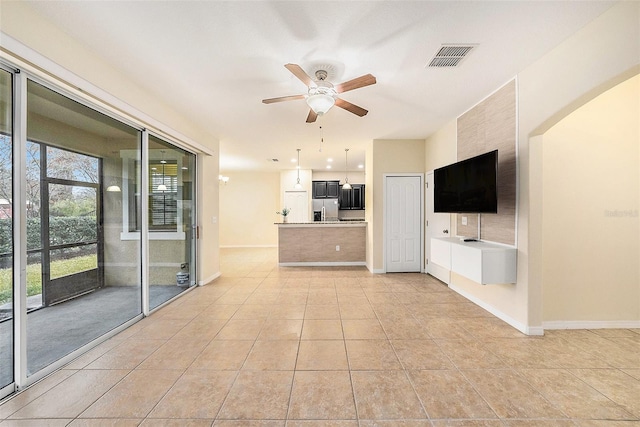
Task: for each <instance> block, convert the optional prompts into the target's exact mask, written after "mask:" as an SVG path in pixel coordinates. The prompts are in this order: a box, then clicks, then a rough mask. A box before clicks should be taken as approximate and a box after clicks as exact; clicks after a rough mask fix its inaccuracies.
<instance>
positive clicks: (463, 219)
mask: <svg viewBox="0 0 640 427" xmlns="http://www.w3.org/2000/svg"><path fill="white" fill-rule="evenodd" d="M462 225H467V217H466V216H463V217H462Z"/></svg>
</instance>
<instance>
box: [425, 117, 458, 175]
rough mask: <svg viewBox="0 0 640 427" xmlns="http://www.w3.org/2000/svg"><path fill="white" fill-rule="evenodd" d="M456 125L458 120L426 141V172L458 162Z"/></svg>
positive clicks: (448, 124)
mask: <svg viewBox="0 0 640 427" xmlns="http://www.w3.org/2000/svg"><path fill="white" fill-rule="evenodd" d="M456 124H457V123H456V120H453V121H451V122H449V123H447V124H446V125H445V126H444V127H442V128H440V130H438V131H437V132H435V133H434V134H432V135H431V136H429V138H427V139H426V141H425V148H424V166H425V167H424V168H425V171H426V172H430V171H432V170H434V169H437V168H440V167H442V166H446V165H448V164H451V163H454V162H456V158H457V149H456V127H457V126H456Z"/></svg>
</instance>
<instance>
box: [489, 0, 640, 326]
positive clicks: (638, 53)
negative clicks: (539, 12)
mask: <svg viewBox="0 0 640 427" xmlns="http://www.w3.org/2000/svg"><path fill="white" fill-rule="evenodd" d="M639 16H640V3H638V2H620V3H618V4H616V5H615V6H613V7H612V8H611V9H609V10H608V11H606V12H605V13H603V14H602V15H601V16H600V17H598V18H597V19H595V20H594V21H593V22H591V23H590V24H589V25H587V26H585V27H584V28H583V29H581V30H580V31H578V32H577V33H575V34H574V35H572V36H571V37H569V38H568V39H567V40H566V41H565V42H564V43H562V44H561V45H559V46H557V47H556V48H555V49H553V50H552V51H551V52H549V53H548V54H547V55H545V56H543V57H542V58H540V59H539V60H538V61H536V62H535V63H534V64H532V65H531V66H529V67H527V69H525V70H524V71H523V72H522V73H520V74H519V75H518V103H519V104H518V108H519V116H518V119H519V168H520V171H519V195H518V196H519V208H518V210H519V218H518V283H517V285H516V290H515V293H517V294H518V297H517V301H518V302H517V307H518V308H517V311H518V313H517V316H518V318H521V319H522V322H526V324H528V325H529V326H530V327H534V328H541V326H542V321H543V314H542V313H543V310H542V307H543V296H542V295H543V293H542V283H543V277H542V272H543V270H544V262H543V238H542V235H543V221H544V217H543V216H542V215H543V213H542V203H541V202H542V200H541V194H543V191H544V189H543V186H542V182H543V180H542V172H543V163H542V157H543V156H542V153H541V151H540V149H541V144H540V141H541V140H542V138H540V137H539V135H541V134H543V133H544V132H545V131H546V130H547V129H549V128H550V127H551V126H553V125H554V124H555V123H557V122H558V121H559V120H561V119H562V118H563V117H565V116H566V115H567V114H569V113H570V112H572V111H574V110H575V109H576V108H578V107H579V106H581V105H583V104H584V103H585V102H587V101H589V100H591V99H593V98H594V97H595V96H597V95H599V94H600V93H602V92H604V91H605V90H607V89H609V88H611V87H613V86H615V85H616V84H617V83H619V82H621V81H623V80H625V79H626V78H628V77H630V76H631V75H633V74H637V73H638V69H640V25H639V24H638V22H639V21H638V17H639ZM612 46H615V47H616V48H615V49H611V47H612ZM585 70H588V72H585ZM594 172H595V171H594ZM583 261H584V262H589V261H590V260H583ZM507 303H508V302H507V301H505V302H504V303H501V305H502V306H506V304H507Z"/></svg>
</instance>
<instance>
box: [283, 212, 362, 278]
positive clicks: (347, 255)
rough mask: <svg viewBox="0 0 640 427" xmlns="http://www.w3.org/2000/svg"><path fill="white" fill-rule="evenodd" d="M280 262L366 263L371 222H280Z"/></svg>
mask: <svg viewBox="0 0 640 427" xmlns="http://www.w3.org/2000/svg"><path fill="white" fill-rule="evenodd" d="M276 225H277V226H278V264H279V265H280V266H285V267H287V266H342V265H365V264H366V239H367V223H366V222H364V221H318V222H304V223H281V222H279V223H276Z"/></svg>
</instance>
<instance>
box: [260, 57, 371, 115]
mask: <svg viewBox="0 0 640 427" xmlns="http://www.w3.org/2000/svg"><path fill="white" fill-rule="evenodd" d="M285 68H286V69H287V70H289V71H291V73H292V74H293V75H294V76H296V77H297V78H298V79H299V80H300V81H301V82H302V83H304V84H305V85H307V88H308V89H307V93H306V94H301V95H291V96H281V97H279V98H269V99H263V100H262V102H263V103H264V104H273V103H275V102H282V101H293V100H294V99H306V100H307V104H308V105H309V107H310V110H309V115H308V116H307V123H313V122H315V121H316V119H317V118H318V116H321V115H323V114H325V113H326V112H327V111H329V109H330V108H331V107H333V106H334V105H337V106H338V107H340V108H342V109H345V110H347V111H349V112H351V113H353V114H355V115H357V116H360V117H362V116H364V115H366V114H367V113H368V111H367V110H365V109H364V108H362V107H358V106H357V105H355V104H352V103H350V102H349V101H345V100H344V99H341V98H339V97H338V94H340V93H344V92H347V91H350V90H354V89H358V88H361V87H364V86H369V85H372V84H375V83H376V78H375V77H374V76H372V75H371V74H365V75H364V76H360V77H357V78H355V79H352V80H349V81H347V82H344V83H340V84H338V85H335V86H334V85H333V84H331V82H329V81H327V80H326V79H327V75H328V73H327V72H326V71H325V70H317V71H316V72H315V77H316V78H315V79H312V78H311V77H310V76H309V75H308V74H307V73H306V72H305V71H304V70H303V69H302V68H301V67H300V66H299V65H298V64H286V65H285Z"/></svg>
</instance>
